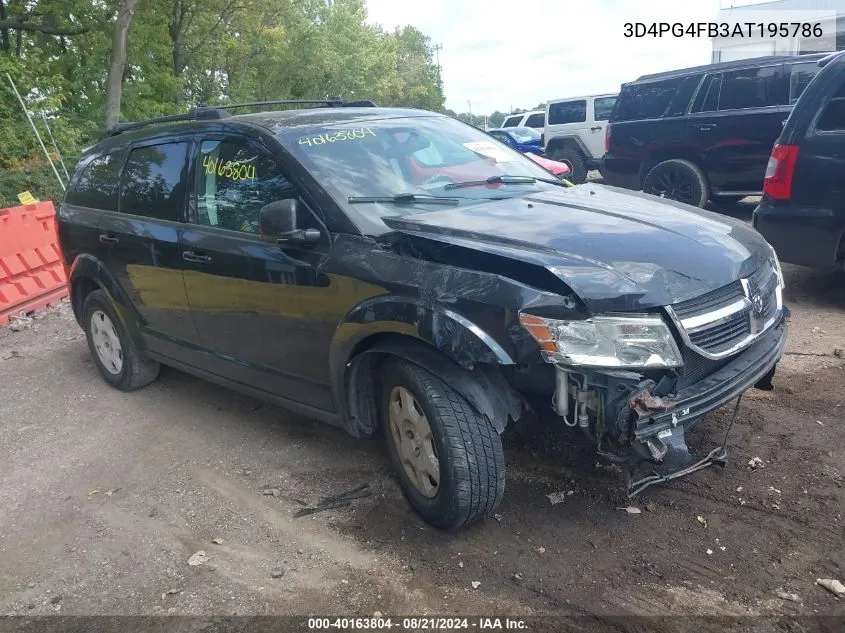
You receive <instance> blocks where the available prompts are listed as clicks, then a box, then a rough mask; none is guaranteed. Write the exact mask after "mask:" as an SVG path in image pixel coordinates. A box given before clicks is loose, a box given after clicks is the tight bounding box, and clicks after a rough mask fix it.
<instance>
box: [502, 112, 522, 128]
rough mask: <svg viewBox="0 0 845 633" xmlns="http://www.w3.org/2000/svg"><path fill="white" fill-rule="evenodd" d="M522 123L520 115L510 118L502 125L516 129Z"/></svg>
mask: <svg viewBox="0 0 845 633" xmlns="http://www.w3.org/2000/svg"><path fill="white" fill-rule="evenodd" d="M520 121H522V115H521V114H518V115H516V116H509V117H508V118H507V119H505V122H504V123H502V127H516V126H517V125H519V122H520Z"/></svg>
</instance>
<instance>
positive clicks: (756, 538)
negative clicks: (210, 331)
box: [0, 267, 845, 617]
mask: <svg viewBox="0 0 845 633" xmlns="http://www.w3.org/2000/svg"><path fill="white" fill-rule="evenodd" d="M786 276H787V284H788V291H787V304H788V306H789V307H790V308H791V310H792V321H791V335H790V342H789V351H788V353H787V356H786V357H785V358H784V360H783V362H782V363H781V365H780V368H779V373H778V375H777V377H776V380H775V384H776V390H775V391H773V392H759V391H757V392H749V393H748V394H747V395H746V397H745V398H744V399H743V400H742V404H741V407H740V409H739V415H738V419H737V423H736V424H735V426H734V429H733V432H732V434H731V437H730V440H729V448H728V450H729V454H730V463H729V465H728V467H727V468H726V469H725V470H724V471H719V470H716V469H712V470H707V471H704V472H701V473H697V474H695V475H693V476H691V477H690V478H688V479H686V480H684V481H681V482H677V483H675V484H673V485H672V486H667V487H662V488H653V489H650V490H649V491H647V492H646V493H644V494H643V495H642V496H640V497H639V498H637V499H636V500H635V501H633V502H632V504H633V505H635V506H637V507H638V508H640V509H641V510H642V513H641V514H628V513H626V512H624V511H621V510H619V508H620V507H622V506H627V505H628V504H629V502H628V501H627V500H626V499H625V497H624V494H623V493H622V489H621V483H620V482H619V480H618V479H617V478H616V475H614V474H613V473H609V472H603V471H599V470H596V469H594V468H593V466H592V464H590V463H589V460H585V459H583V458H581V457H578V455H577V453H576V452H575V451H573V450H572V449H571V442H570V439H571V437H570V436H569V435H567V434H566V433H565V432H564V431H563V430H560V429H549V428H546V427H539V426H538V427H534V428H530V429H522V430H520V431H519V432H515V433H510V434H509V435H508V437H507V442H506V449H507V459H508V478H507V490H506V494H505V501H504V503H503V504H502V506H501V507H500V508H499V510H498V512H499V513H500V514H499V515H498V516H497V517H496V519H492V518H491V519H489V520H487V521H485V522H483V523H482V524H480V525H477V526H474V527H472V528H470V529H467V530H465V531H463V532H460V533H442V532H438V531H436V530H433V529H431V528H429V527H427V526H425V525H424V524H423V523H422V522H421V521H420V520H419V519H418V518H417V517H416V515H415V514H413V512H411V511H410V510H409V508H408V505H407V504H406V502H405V501H404V500H403V498H402V495H401V493H400V491H399V488H398V485H397V483H396V480H395V479H394V477H393V476H392V474H391V471H390V468H389V465H388V462H387V459H386V456H385V455H384V453H383V451H382V444H381V443H380V442H377V441H356V440H353V439H350V438H348V437H346V436H345V435H344V434H343V433H342V432H341V431H338V430H335V429H332V428H328V427H324V426H322V425H320V424H319V423H316V422H312V421H310V420H307V419H304V418H301V417H297V416H294V415H291V414H289V413H287V412H285V411H283V410H280V409H277V408H274V407H272V406H268V405H265V404H262V403H260V402H257V401H255V400H252V399H249V398H246V397H243V396H241V395H238V394H236V393H233V392H230V391H227V390H224V389H220V388H217V387H215V386H211V385H209V384H207V383H205V382H202V381H200V380H198V379H195V378H192V377H190V376H187V375H185V374H182V373H179V372H177V371H174V370H167V369H165V370H163V371H162V375H161V378H160V379H159V380H158V382H156V383H154V384H153V385H151V386H150V387H148V388H146V389H143V390H141V391H139V392H135V393H132V394H124V393H121V392H118V391H116V390H114V389H111V388H110V387H108V386H107V385H106V384H105V383H104V382H103V381H102V380H101V379H100V377H99V375H98V374H97V372H96V370H95V368H94V365H93V364H92V362H91V361H90V359H89V354H88V349H87V347H86V344H85V339H84V336H83V334H82V332H81V330H80V329H79V328H78V326H77V325H76V323H75V322H74V321H73V318H72V316H71V314H70V310H69V309H68V306H67V305H64V306H61V307H59V308H56V309H52V310H50V311H49V312H48V313H46V314H44V315H43V316H42V317H41V318H39V319H36V320H35V321H34V322H33V323H32V327H31V329H25V330H23V331H20V332H12V331H10V330H9V329H8V328H2V329H0V375H1V376H2V384H0V403H2V405H1V406H2V409H0V418H2V422H0V455H2V458H0V459H2V481H0V614H10V615H22V614H55V613H61V614H161V613H177V614H222V615H231V614H307V613H323V614H326V613H331V614H346V615H348V614H373V613H375V612H377V611H378V612H381V613H384V614H416V615H420V614H425V613H428V614H432V613H436V614H452V613H456V614H476V615H479V614H480V615H483V614H490V613H497V614H523V615H529V614H559V615H597V616H600V617H604V616H609V615H624V614H628V615H635V614H666V613H677V614H722V615H755V614H762V615H777V614H827V615H838V616H843V615H845V608H843V607H844V605H845V602H843V601H839V600H837V599H836V598H835V597H834V596H833V595H832V594H831V593H829V592H828V591H826V590H824V589H822V588H821V587H818V586H815V585H814V581H815V579H816V578H820V577H822V578H837V579H839V580H842V581H843V582H845V525H843V507H845V490H843V473H845V423H844V422H845V360H843V359H841V358H838V357H836V356H835V355H834V353H833V352H834V349H835V348H843V347H845V275H841V274H839V275H833V274H822V273H818V272H814V271H808V270H804V269H798V268H792V267H787V269H786ZM728 414H729V411H727V410H722V411H720V412H717V413H716V414H714V415H712V416H710V417H709V418H708V419H707V420H706V421H705V422H703V423H702V425H701V432H700V434H701V435H705V436H708V437H709V438H710V441H711V443H712V442H713V441H714V440H713V439H712V438H713V437H715V436H716V434H719V437H721V434H722V433H724V429H725V425H726V421H727V418H728ZM753 457H759V458H760V459H762V460H763V462H764V464H765V465H764V466H763V467H761V468H758V469H751V468H750V467H749V466H748V462H749V460H751V459H752V458H753ZM361 483H369V484H370V486H371V487H372V488H373V489H374V491H375V494H374V496H372V497H371V498H368V499H362V500H358V501H356V502H355V503H354V504H353V505H352V506H351V507H348V508H342V509H338V510H332V511H328V512H324V513H321V514H317V515H314V516H310V517H304V518H298V519H297V518H294V517H293V515H294V513H295V512H296V511H297V510H299V509H301V507H302V504H303V503H311V502H314V501H316V500H318V499H319V498H321V497H323V496H326V495H330V494H333V493H337V492H340V491H344V490H347V489H349V488H352V487H354V486H356V485H358V484H361ZM266 489H277V491H278V494H277V496H273V495H272V494H264V491H265V490H266ZM558 491H566V492H570V491H571V494H569V495H568V496H567V497H566V500H565V501H564V502H563V503H560V504H557V505H552V504H551V503H550V502H549V499H548V498H547V497H546V495H547V494H549V493H552V492H558ZM698 517H701V518H700V519H699V518H698ZM705 521H706V526H705V525H704V524H703V523H704V522H705ZM212 539H221V541H220V544H216V543H214V542H213V541H212ZM199 550H204V551H205V552H206V554H207V556H208V560H207V562H205V564H203V565H198V566H190V565H188V559H189V557H191V555H192V554H194V553H195V552H197V551H199ZM272 576H280V577H272ZM474 581H475V582H478V583H480V584H478V585H477V587H476V588H473V582H474ZM779 589H782V590H783V591H784V592H786V593H794V594H797V596H798V600H799V601H798V602H793V601H790V600H788V599H783V598H779V597H778V595H777V593H776V592H777V591H778V590H779ZM171 590H173V591H172V592H171V593H167V592H170V591H171Z"/></svg>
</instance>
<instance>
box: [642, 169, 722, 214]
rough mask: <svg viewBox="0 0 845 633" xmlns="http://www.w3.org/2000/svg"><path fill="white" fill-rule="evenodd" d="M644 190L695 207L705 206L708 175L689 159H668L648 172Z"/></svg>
mask: <svg viewBox="0 0 845 633" xmlns="http://www.w3.org/2000/svg"><path fill="white" fill-rule="evenodd" d="M643 191H645V192H646V193H650V194H652V195H655V196H659V197H661V198H668V199H670V200H676V201H677V202H683V203H684V204H691V205H693V206H695V207H704V205H706V204H707V198H708V187H707V177H706V176H705V175H704V172H703V171H701V170H700V169H699V168H698V166H697V165H695V164H694V163H691V162H689V161H688V160H679V159H673V160H667V161H664V162H662V163H660V164H658V165H657V166H655V167H654V168H653V169H652V170H651V171H650V172H648V175H647V176H646V177H645V181H644V182H643Z"/></svg>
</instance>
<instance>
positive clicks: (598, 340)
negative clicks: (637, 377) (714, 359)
mask: <svg viewBox="0 0 845 633" xmlns="http://www.w3.org/2000/svg"><path fill="white" fill-rule="evenodd" d="M519 320H520V322H521V323H522V325H523V327H525V329H527V330H528V331H529V332H530V333H531V336H533V337H534V339H535V340H536V341H537V343H539V344H540V348H541V349H542V350H543V355H544V356H545V358H546V360H547V361H549V362H556V363H562V364H565V365H576V366H577V365H581V366H590V367H632V368H633V367H637V368H643V367H679V366H681V365H683V360H682V359H681V352H680V351H679V350H678V346H677V345H676V344H675V339H674V338H673V337H672V333H671V332H670V331H669V328H668V327H667V326H666V323H665V322H664V321H663V319H662V318H661V317H660V316H659V315H653V314H630V315H628V314H626V315H624V316H622V315H619V316H612V315H607V316H596V317H592V318H590V319H584V320H581V321H561V320H558V319H546V318H543V317H538V316H535V315H533V314H520V315H519Z"/></svg>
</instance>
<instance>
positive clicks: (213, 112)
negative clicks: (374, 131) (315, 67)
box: [103, 97, 378, 138]
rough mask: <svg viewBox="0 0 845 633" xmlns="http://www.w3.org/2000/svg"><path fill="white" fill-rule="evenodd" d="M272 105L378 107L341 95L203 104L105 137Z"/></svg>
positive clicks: (135, 123) (126, 126) (127, 126)
mask: <svg viewBox="0 0 845 633" xmlns="http://www.w3.org/2000/svg"><path fill="white" fill-rule="evenodd" d="M271 105H317V106H323V107H329V108H375V107H378V106H376V104H375V103H374V102H373V101H370V100H369V99H365V100H361V101H344V100H343V99H341V98H340V97H333V98H332V99H279V100H275V101H250V102H247V103H229V104H225V105H213V106H209V105H201V106H198V107H196V108H191V109H190V110H188V111H187V112H186V113H185V114H170V115H167V116H160V117H155V118H153V119H147V120H146V121H124V122H122V123H116V124H115V125H113V126H112V127H110V128H108V129H107V130H106V131H105V134H104V135H103V137H104V138H105V137H107V136H117V135H118V134H121V133H123V132H128V131H129V130H135V129H137V128H141V127H146V126H148V125H156V124H158V123H173V122H177V121H204V120H218V119H228V118H229V117H231V116H232V114H231V113H230V112H229V110H232V109H235V108H254V107H258V106H271Z"/></svg>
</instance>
